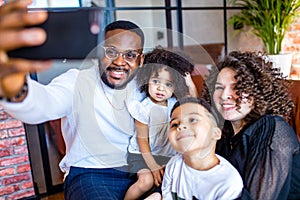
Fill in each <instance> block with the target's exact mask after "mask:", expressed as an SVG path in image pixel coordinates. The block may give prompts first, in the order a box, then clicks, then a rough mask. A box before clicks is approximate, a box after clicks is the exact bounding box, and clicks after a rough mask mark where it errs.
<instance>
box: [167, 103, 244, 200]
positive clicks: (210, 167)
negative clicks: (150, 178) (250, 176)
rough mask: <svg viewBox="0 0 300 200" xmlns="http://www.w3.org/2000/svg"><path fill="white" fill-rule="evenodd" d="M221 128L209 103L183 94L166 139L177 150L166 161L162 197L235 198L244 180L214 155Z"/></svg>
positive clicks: (173, 111) (225, 162) (227, 163)
mask: <svg viewBox="0 0 300 200" xmlns="http://www.w3.org/2000/svg"><path fill="white" fill-rule="evenodd" d="M220 138H221V130H220V129H219V128H218V126H217V123H216V119H215V118H214V115H213V114H212V111H211V109H210V105H209V104H208V103H207V102H206V101H204V100H203V99H197V98H194V97H184V98H182V99H180V100H179V101H177V102H176V104H175V105H174V107H173V109H172V111H171V122H170V131H169V141H170V143H171V145H172V147H173V148H174V149H175V150H176V151H177V152H178V153H179V154H177V155H176V156H174V157H173V158H172V159H171V160H170V161H169V162H168V164H167V166H166V170H165V174H164V178H163V183H162V194H163V199H166V200H168V199H186V200H188V199H205V200H210V199H224V200H228V199H236V198H238V197H239V196H240V195H241V192H242V189H243V181H242V178H241V177H240V175H239V173H238V171H237V170H236V169H235V168H234V167H233V166H232V165H231V164H230V163H229V162H228V161H227V160H225V159H224V158H223V157H221V156H219V155H216V154H215V148H216V142H217V140H219V139H220Z"/></svg>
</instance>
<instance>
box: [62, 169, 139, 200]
mask: <svg viewBox="0 0 300 200" xmlns="http://www.w3.org/2000/svg"><path fill="white" fill-rule="evenodd" d="M133 182H134V180H132V179H131V178H129V173H128V172H127V166H126V167H121V168H108V169H90V168H80V167H71V168H70V172H69V175H68V176H67V178H66V180H65V183H64V195H65V200H77V199H80V200H85V199H86V200H98V199H99V200H100V199H101V200H102V199H105V200H106V199H107V200H108V199H111V200H119V199H124V195H125V193H126V191H127V189H128V188H129V187H130V185H131V184H132V183H133Z"/></svg>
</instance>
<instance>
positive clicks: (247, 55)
mask: <svg viewBox="0 0 300 200" xmlns="http://www.w3.org/2000/svg"><path fill="white" fill-rule="evenodd" d="M267 58H268V57H267V55H265V54H263V53H261V52H240V51H233V52H231V53H230V54H229V55H228V56H226V57H225V58H224V60H223V61H221V62H220V63H219V64H218V70H219V71H221V70H222V69H223V68H226V67H229V68H231V69H233V70H234V71H235V72H236V75H235V79H236V81H237V82H236V85H235V90H236V94H237V95H238V96H239V98H238V99H237V100H236V103H237V105H238V106H239V105H240V104H241V101H242V94H243V93H244V94H248V95H249V96H248V97H247V98H248V100H251V99H253V106H254V107H253V109H252V111H251V112H250V113H249V114H248V115H247V116H246V118H245V121H246V123H249V122H250V123H251V122H253V121H256V120H257V119H258V118H260V117H261V116H262V115H265V114H269V115H281V116H283V117H288V116H289V113H290V112H291V111H292V109H293V107H294V104H293V101H292V99H291V97H290V93H289V85H290V83H289V82H288V81H287V80H286V78H285V77H283V75H282V73H281V72H280V69H279V68H278V67H274V66H273V63H272V62H270V61H268V59H267ZM214 72H216V70H214ZM216 79H217V76H216V73H211V75H210V76H209V78H208V80H207V82H206V83H207V85H206V88H205V90H204V93H203V95H204V96H205V97H206V99H207V98H208V97H209V95H208V92H209V93H210V94H213V93H214V85H215V83H216ZM207 100H208V99H207Z"/></svg>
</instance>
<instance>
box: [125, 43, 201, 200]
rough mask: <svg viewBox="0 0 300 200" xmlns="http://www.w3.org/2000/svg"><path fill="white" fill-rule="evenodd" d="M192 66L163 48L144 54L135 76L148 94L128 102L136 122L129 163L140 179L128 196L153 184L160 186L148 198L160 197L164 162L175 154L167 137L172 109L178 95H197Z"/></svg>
mask: <svg viewBox="0 0 300 200" xmlns="http://www.w3.org/2000/svg"><path fill="white" fill-rule="evenodd" d="M193 69H194V65H193V64H192V63H191V62H189V61H188V60H187V59H186V58H185V57H183V56H181V55H179V54H178V53H175V52H171V51H168V50H166V49H163V48H155V49H154V50H153V51H151V52H150V53H148V54H146V55H145V60H144V65H143V67H142V68H141V69H140V70H139V71H138V73H137V76H136V80H137V84H138V86H139V88H140V92H142V93H144V94H145V95H146V98H145V99H144V100H143V101H142V102H139V101H132V102H130V104H129V106H128V110H129V112H130V114H131V115H132V117H133V118H134V119H135V125H136V135H135V136H133V137H132V138H131V140H130V145H129V147H128V151H129V154H128V164H129V170H130V172H132V173H134V174H136V175H137V178H138V180H137V181H136V183H135V184H133V185H132V186H131V187H130V188H129V189H128V191H127V193H126V195H125V198H124V199H125V200H126V199H139V198H140V197H141V196H142V195H143V194H144V193H146V192H147V191H149V190H150V189H151V188H152V187H153V185H155V186H156V187H158V188H156V189H155V192H154V193H153V194H151V195H150V196H149V197H148V199H161V194H160V188H159V186H160V185H161V182H162V178H163V174H164V166H165V164H166V163H167V162H168V161H169V159H170V158H171V157H172V156H174V155H175V154H176V152H175V150H173V148H172V147H171V145H170V143H169V141H168V130H169V126H168V125H169V122H170V112H171V109H172V107H173V105H174V104H175V102H176V99H177V98H181V97H184V96H186V95H192V96H197V94H196V93H194V91H196V90H195V85H194V84H193V81H192V79H191V75H190V74H191V72H192V71H193ZM191 91H193V92H191ZM190 93H193V94H190ZM145 196H146V195H145Z"/></svg>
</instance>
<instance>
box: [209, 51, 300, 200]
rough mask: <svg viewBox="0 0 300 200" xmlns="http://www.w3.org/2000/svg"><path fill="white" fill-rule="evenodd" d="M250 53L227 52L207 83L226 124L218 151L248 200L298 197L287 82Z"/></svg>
mask: <svg viewBox="0 0 300 200" xmlns="http://www.w3.org/2000/svg"><path fill="white" fill-rule="evenodd" d="M266 58H267V56H265V55H263V54H261V53H254V52H237V51H235V52H231V53H230V54H229V55H228V56H226V57H225V58H224V60H223V61H222V62H220V63H219V65H218V70H219V73H218V75H217V76H216V77H211V79H208V80H209V81H212V85H210V87H209V88H210V89H211V91H210V92H211V94H212V95H213V104H214V106H215V108H216V110H217V111H218V112H219V114H220V115H221V116H222V117H223V119H224V120H225V123H224V127H223V135H222V139H221V140H220V141H219V142H218V144H217V153H218V154H220V155H221V156H224V157H225V158H227V159H228V160H229V161H230V162H231V163H232V164H233V165H234V166H235V167H236V169H237V170H238V171H239V173H240V174H241V176H242V178H243V181H244V186H245V190H244V192H243V198H245V199H247V197H248V198H249V199H280V200H281V199H300V180H299V179H300V176H299V174H300V169H299V168H300V155H299V141H298V139H297V136H296V134H295V132H294V131H293V129H292V128H291V127H290V126H289V124H288V123H287V122H286V121H285V118H284V117H287V116H289V113H290V112H291V110H292V109H293V102H292V99H291V98H290V95H289V90H288V85H289V84H288V82H287V81H286V80H285V78H284V77H283V76H282V74H281V73H280V70H279V69H278V68H275V67H273V66H272V63H271V62H268V61H267V60H266Z"/></svg>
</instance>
